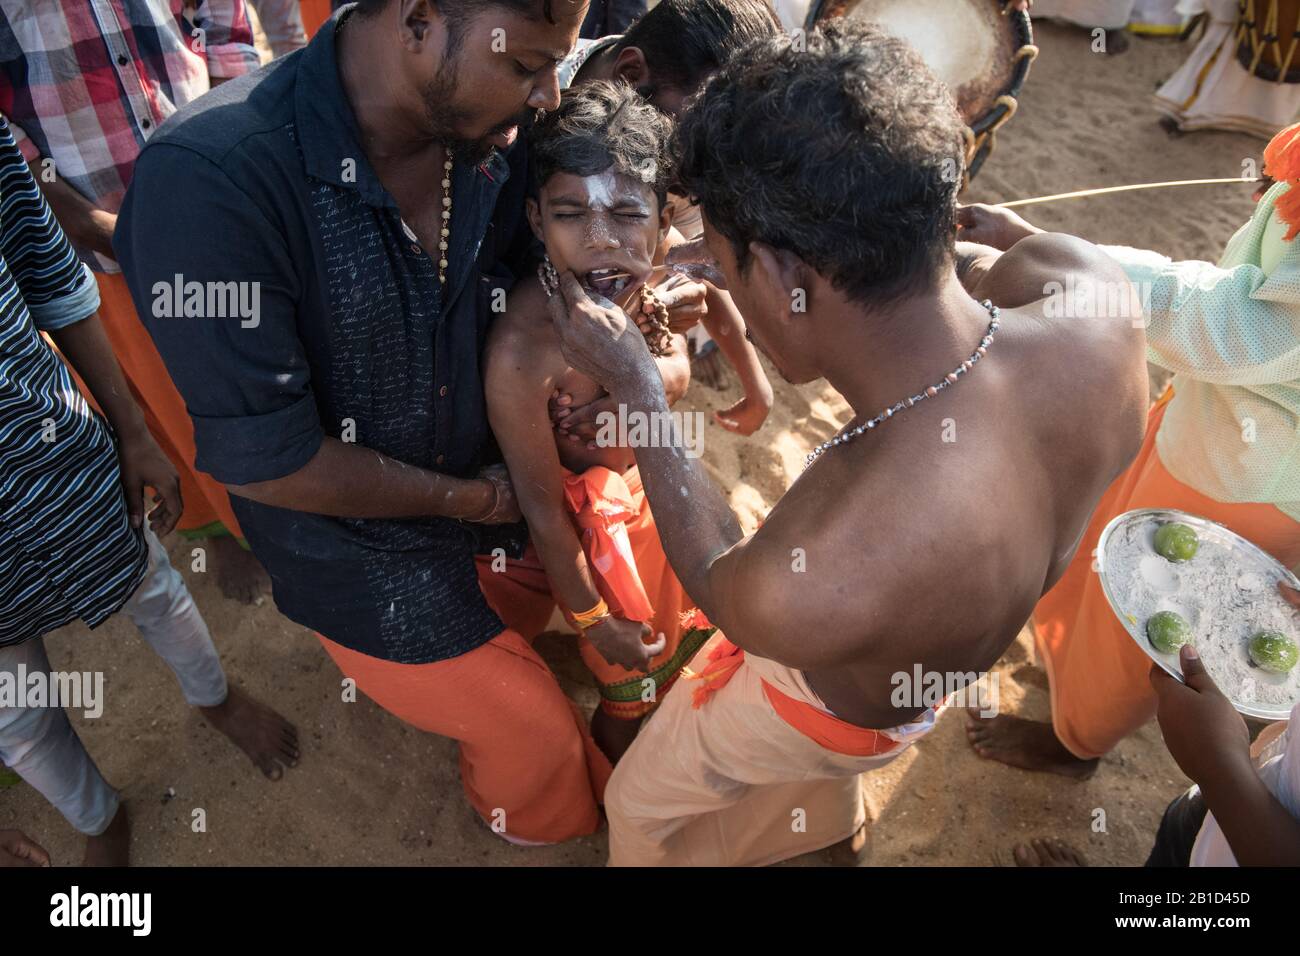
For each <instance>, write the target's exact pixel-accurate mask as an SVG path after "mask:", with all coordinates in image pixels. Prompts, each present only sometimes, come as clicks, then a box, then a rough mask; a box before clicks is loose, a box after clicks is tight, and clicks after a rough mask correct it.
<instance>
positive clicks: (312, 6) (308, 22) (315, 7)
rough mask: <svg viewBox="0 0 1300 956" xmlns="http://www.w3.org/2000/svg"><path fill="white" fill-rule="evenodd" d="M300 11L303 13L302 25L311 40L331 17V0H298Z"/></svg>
mask: <svg viewBox="0 0 1300 956" xmlns="http://www.w3.org/2000/svg"><path fill="white" fill-rule="evenodd" d="M298 12H299V13H301V14H302V26H303V29H304V30H306V31H307V39H308V40H310V39H311V38H312V37H313V36H315V35H316V31H317V30H319V29H320V28H321V26H322V25H323V24H324V23H325V21H326V20H328V19H329V18H330V0H298Z"/></svg>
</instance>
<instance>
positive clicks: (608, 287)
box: [582, 269, 632, 299]
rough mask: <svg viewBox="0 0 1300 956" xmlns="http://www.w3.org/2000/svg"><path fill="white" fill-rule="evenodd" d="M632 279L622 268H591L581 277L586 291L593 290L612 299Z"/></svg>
mask: <svg viewBox="0 0 1300 956" xmlns="http://www.w3.org/2000/svg"><path fill="white" fill-rule="evenodd" d="M631 281H632V277H631V276H630V275H628V274H627V272H626V271H624V270H622V269H593V270H592V271H591V272H588V273H587V274H586V275H584V276H583V277H582V284H583V286H584V287H585V288H586V290H587V291H588V292H595V293H597V294H598V295H602V296H604V297H605V298H606V299H613V298H614V296H616V295H618V294H619V293H620V292H622V291H623V290H624V289H626V288H627V284H628V283H629V282H631Z"/></svg>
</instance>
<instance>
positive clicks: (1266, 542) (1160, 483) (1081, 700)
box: [1033, 392, 1300, 759]
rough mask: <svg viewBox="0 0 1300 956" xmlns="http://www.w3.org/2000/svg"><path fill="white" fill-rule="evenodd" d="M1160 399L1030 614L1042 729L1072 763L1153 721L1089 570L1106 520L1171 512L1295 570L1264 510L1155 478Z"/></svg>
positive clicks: (1129, 654) (1287, 532)
mask: <svg viewBox="0 0 1300 956" xmlns="http://www.w3.org/2000/svg"><path fill="white" fill-rule="evenodd" d="M1170 397H1171V393H1170V392H1166V394H1165V396H1164V398H1162V399H1161V401H1160V402H1159V403H1157V405H1156V407H1155V408H1153V409H1152V410H1151V414H1150V416H1149V418H1148V420H1147V433H1146V440H1145V441H1144V442H1143V444H1142V450H1141V451H1140V452H1138V456H1137V458H1136V459H1135V460H1134V461H1133V464H1132V465H1130V466H1129V467H1128V470H1127V471H1125V472H1124V473H1123V474H1122V475H1120V476H1119V478H1117V479H1116V480H1115V481H1114V483H1113V484H1112V485H1111V486H1110V488H1109V489H1107V491H1106V493H1105V495H1103V496H1102V499H1101V502H1100V503H1099V504H1098V506H1097V510H1096V512H1095V513H1094V514H1093V517H1092V523H1091V524H1090V525H1089V526H1088V530H1087V532H1086V533H1085V534H1084V537H1083V540H1082V542H1081V543H1080V544H1079V550H1078V553H1077V554H1075V556H1074V560H1073V561H1072V562H1071V564H1070V567H1069V568H1068V569H1067V570H1066V572H1065V574H1064V576H1063V577H1062V578H1061V580H1060V581H1058V582H1057V583H1056V586H1055V587H1053V588H1052V590H1050V591H1048V592H1047V594H1045V595H1044V596H1043V598H1042V600H1040V601H1039V602H1038V606H1037V607H1036V608H1035V609H1034V615H1033V622H1034V637H1035V641H1036V643H1037V645H1038V652H1039V655H1040V657H1041V658H1042V660H1043V663H1044V666H1045V667H1046V669H1047V677H1048V681H1049V683H1050V685H1051V696H1052V727H1053V729H1054V730H1055V731H1056V736H1057V738H1058V739H1059V740H1060V741H1061V743H1062V744H1064V745H1065V747H1066V749H1068V750H1069V751H1070V752H1071V753H1072V754H1074V755H1075V756H1076V757H1080V758H1082V759H1091V758H1093V757H1100V756H1102V755H1103V754H1106V753H1108V752H1109V751H1110V750H1112V749H1113V748H1114V747H1115V745H1116V744H1117V743H1119V742H1120V741H1121V740H1122V739H1123V738H1124V737H1126V736H1128V735H1129V734H1131V733H1133V731H1135V730H1137V729H1138V728H1139V727H1141V726H1142V725H1143V724H1144V723H1146V722H1147V721H1148V720H1150V719H1151V718H1152V717H1154V716H1155V712H1156V699H1155V692H1154V691H1152V689H1151V684H1150V683H1149V682H1148V677H1147V675H1148V672H1149V671H1150V669H1151V660H1150V659H1149V658H1148V657H1147V656H1146V654H1144V653H1142V650H1141V649H1140V648H1139V647H1138V646H1137V645H1136V644H1134V643H1133V639H1132V638H1131V637H1130V636H1129V634H1128V632H1127V631H1126V630H1125V629H1124V627H1123V625H1122V624H1120V622H1119V620H1118V619H1117V618H1116V617H1115V614H1114V612H1113V611H1112V610H1111V608H1110V604H1109V603H1108V602H1107V600H1106V596H1105V594H1103V593H1102V589H1101V580H1100V578H1099V577H1098V575H1097V573H1096V572H1094V571H1093V570H1092V563H1093V551H1094V549H1095V548H1096V547H1097V541H1098V539H1099V538H1100V537H1101V532H1102V530H1103V529H1104V528H1105V527H1106V525H1107V524H1108V523H1109V522H1110V520H1111V519H1112V518H1114V517H1116V516H1117V515H1121V514H1123V513H1124V512H1126V511H1132V510H1134V509H1137V508H1175V509H1177V510H1180V511H1186V512H1189V513H1191V514H1194V515H1200V516H1201V517H1203V518H1209V519H1210V520H1211V521H1217V522H1219V524H1222V525H1224V526H1225V527H1227V528H1230V529H1231V530H1232V531H1235V532H1236V533H1237V534H1239V535H1241V536H1242V537H1243V538H1246V539H1247V540H1249V541H1251V542H1253V543H1254V544H1256V545H1258V546H1259V547H1260V548H1262V549H1263V550H1265V551H1267V552H1268V553H1269V554H1271V555H1273V556H1274V557H1275V558H1277V559H1278V560H1279V561H1281V562H1282V563H1283V564H1285V565H1287V566H1288V567H1290V566H1292V565H1294V564H1295V563H1296V562H1297V561H1300V523H1297V522H1295V521H1293V520H1292V519H1291V518H1289V517H1288V516H1287V515H1286V514H1284V513H1283V512H1281V511H1279V510H1278V509H1277V508H1276V507H1274V506H1273V505H1269V504H1225V503H1224V502H1221V501H1215V500H1214V499H1213V498H1208V497H1206V496H1205V495H1203V494H1201V493H1200V492H1198V491H1196V490H1195V489H1193V488H1190V487H1188V486H1187V485H1185V484H1183V483H1182V482H1181V481H1179V480H1178V479H1176V478H1174V477H1173V476H1172V475H1170V474H1169V472H1167V471H1166V470H1165V467H1164V465H1162V464H1161V463H1160V456H1159V454H1158V453H1157V452H1156V443H1155V438H1156V431H1157V430H1158V429H1159V427H1160V422H1161V421H1162V420H1163V419H1164V415H1165V408H1166V407H1167V405H1168V401H1169V399H1170Z"/></svg>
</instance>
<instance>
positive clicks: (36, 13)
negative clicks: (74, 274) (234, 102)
mask: <svg viewBox="0 0 1300 956" xmlns="http://www.w3.org/2000/svg"><path fill="white" fill-rule="evenodd" d="M258 65H259V60H258V56H257V50H256V49H255V48H254V46H253V32H252V27H251V26H250V24H249V21H248V11H247V9H246V8H245V6H244V0H32V2H28V3H20V4H17V5H14V4H5V6H4V10H3V11H0V113H2V114H3V115H4V116H5V117H7V118H8V120H9V124H10V129H11V131H12V133H13V136H14V139H15V140H17V142H18V147H19V149H21V150H22V154H23V157H24V158H25V159H27V160H28V161H29V162H31V161H34V160H37V159H40V158H48V159H52V160H53V161H54V164H53V171H54V172H55V173H56V174H57V175H58V176H60V177H62V179H63V181H64V182H66V183H67V184H68V185H70V186H72V188H74V189H76V190H77V192H79V193H81V194H82V195H83V196H85V197H86V198H87V199H89V200H90V201H91V202H92V203H94V204H95V205H96V206H99V207H100V208H101V209H104V210H107V211H108V212H114V213H115V212H117V210H118V207H119V206H120V205H121V203H122V196H123V195H124V194H125V193H126V187H127V186H128V185H129V184H130V182H131V171H132V169H133V168H134V166H135V159H136V157H137V156H138V155H139V154H140V150H142V149H143V148H144V144H145V142H146V140H148V138H149V137H150V136H151V135H153V133H154V131H155V130H157V128H158V126H159V125H160V124H161V123H162V121H163V120H165V119H167V117H169V116H171V115H172V113H174V112H176V111H177V110H178V109H180V108H181V107H182V106H184V105H185V104H186V103H189V102H190V101H191V100H194V99H197V98H198V97H199V96H201V95H203V94H204V93H206V92H207V91H208V88H209V78H216V79H227V78H230V77H234V76H239V75H241V74H243V73H247V72H249V71H251V70H255V69H256V68H257V67H258ZM42 175H44V173H42ZM77 251H78V252H79V253H80V254H81V258H82V259H83V260H85V261H86V262H87V263H88V264H89V265H90V266H91V268H93V269H96V270H98V271H101V272H116V271H118V267H117V264H116V263H115V262H113V261H112V260H111V259H107V258H105V257H103V256H100V255H98V254H97V253H94V252H92V251H91V250H89V249H78V250H77Z"/></svg>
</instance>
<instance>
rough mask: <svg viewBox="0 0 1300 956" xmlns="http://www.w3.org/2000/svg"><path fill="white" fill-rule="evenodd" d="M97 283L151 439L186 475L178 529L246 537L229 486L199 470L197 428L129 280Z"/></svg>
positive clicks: (107, 325) (107, 328) (105, 276)
mask: <svg viewBox="0 0 1300 956" xmlns="http://www.w3.org/2000/svg"><path fill="white" fill-rule="evenodd" d="M95 279H96V280H97V281H98V283H99V298H100V305H99V318H100V321H101V323H102V324H103V326H104V332H105V334H106V335H107V336H108V341H109V343H110V344H111V345H112V346H113V354H114V355H116V356H117V361H118V364H119V365H121V366H122V372H123V374H124V375H125V376H126V383H127V385H128V386H129V387H130V389H131V395H132V396H133V397H134V398H135V401H136V404H137V405H139V406H140V410H141V411H142V412H143V413H144V420H145V423H146V424H147V425H148V426H149V432H150V434H152V435H153V437H154V440H155V441H156V442H158V444H159V446H161V448H162V450H163V452H164V454H166V455H167V457H168V458H169V459H171V463H172V464H173V465H174V466H175V468H176V471H177V472H178V473H179V474H180V483H181V498H182V500H183V502H184V505H185V510H184V512H183V513H182V514H181V519H180V523H179V524H178V525H177V530H179V531H180V532H181V533H182V534H194V535H197V534H203V535H210V534H220V533H222V532H223V530H224V531H228V532H229V533H231V534H233V535H235V536H236V537H241V535H240V531H239V523H238V522H237V521H236V520H235V513H234V512H233V511H232V510H231V508H230V495H229V494H228V493H227V492H226V489H225V486H223V485H222V484H221V483H220V482H219V481H217V480H216V479H214V478H212V477H210V476H209V475H205V474H203V473H202V472H199V471H196V470H195V468H194V458H195V454H196V452H195V448H194V423H193V422H192V421H191V420H190V416H189V412H187V411H186V410H185V401H184V399H182V398H181V396H180V393H179V392H178V391H176V386H175V385H173V384H172V380H171V376H170V375H169V374H168V373H167V366H166V365H164V364H163V360H162V357H161V356H160V355H159V354H158V350H157V349H156V348H154V344H153V339H151V338H150V337H149V333H148V332H147V331H146V330H145V327H144V325H142V324H141V322H140V319H139V316H137V315H136V311H135V303H134V302H133V301H132V300H131V292H130V290H129V289H128V288H127V284H126V279H125V278H124V277H123V276H122V274H121V273H119V272H115V273H104V272H97V273H95Z"/></svg>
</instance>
